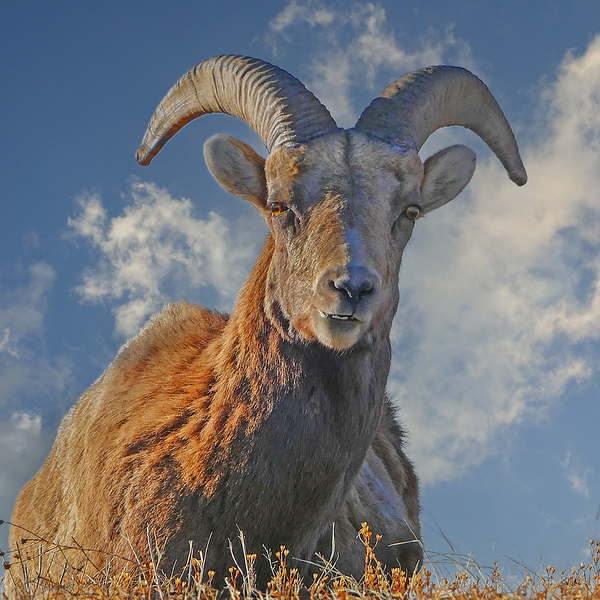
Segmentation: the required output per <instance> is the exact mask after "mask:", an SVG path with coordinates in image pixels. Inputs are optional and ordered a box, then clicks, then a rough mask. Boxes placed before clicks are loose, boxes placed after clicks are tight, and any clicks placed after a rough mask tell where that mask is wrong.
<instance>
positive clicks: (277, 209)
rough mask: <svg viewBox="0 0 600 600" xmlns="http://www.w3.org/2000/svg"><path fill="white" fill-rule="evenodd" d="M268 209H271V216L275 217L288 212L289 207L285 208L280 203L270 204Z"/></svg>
mask: <svg viewBox="0 0 600 600" xmlns="http://www.w3.org/2000/svg"><path fill="white" fill-rule="evenodd" d="M269 208H270V209H271V214H272V215H275V216H277V215H281V214H283V213H284V212H286V211H288V210H290V207H289V206H286V205H285V204H283V203H282V202H271V203H269Z"/></svg>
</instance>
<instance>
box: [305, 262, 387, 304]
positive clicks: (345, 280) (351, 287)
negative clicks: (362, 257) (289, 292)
mask: <svg viewBox="0 0 600 600" xmlns="http://www.w3.org/2000/svg"><path fill="white" fill-rule="evenodd" d="M380 287H381V285H380V279H379V275H377V273H375V272H374V271H373V270H371V269H369V268H367V267H362V266H361V267H359V266H348V267H338V268H333V269H328V270H327V271H325V272H324V273H322V274H321V277H320V279H319V283H318V285H317V293H318V294H319V295H320V296H321V297H322V298H323V299H325V298H329V302H331V301H334V302H343V303H349V304H350V305H354V306H356V305H357V304H358V303H360V302H365V301H366V300H367V298H372V297H374V296H375V295H376V294H377V292H378V291H379V288H380Z"/></svg>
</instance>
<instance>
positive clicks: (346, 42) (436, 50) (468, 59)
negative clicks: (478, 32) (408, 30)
mask: <svg viewBox="0 0 600 600" xmlns="http://www.w3.org/2000/svg"><path fill="white" fill-rule="evenodd" d="M307 25H308V26H309V27H310V28H312V29H315V28H319V29H320V31H319V33H318V35H317V39H318V40H319V41H318V42H317V49H316V51H315V48H314V46H313V45H311V46H310V47H307V46H306V45H304V44H302V43H301V42H300V39H301V37H302V34H303V27H306V26H307ZM312 35H313V36H314V32H313V34H312ZM296 38H298V39H296ZM282 40H283V41H285V42H286V47H293V48H294V54H295V55H296V56H298V55H301V56H302V55H305V56H306V58H305V63H306V65H307V67H306V69H305V73H302V78H303V82H304V83H305V84H306V85H307V87H308V88H309V89H310V90H311V91H312V92H313V93H314V94H315V95H316V96H317V97H318V98H319V100H321V102H322V103H323V104H325V106H327V108H328V109H329V110H330V112H331V113H332V115H333V117H334V118H335V119H336V120H337V122H338V124H339V125H340V126H342V127H351V126H352V125H354V123H355V122H356V120H357V119H358V117H359V115H360V113H361V112H362V110H363V109H364V108H365V106H355V105H354V104H353V103H352V101H351V99H350V97H351V93H350V92H351V91H352V92H356V91H357V90H362V89H364V88H365V87H366V88H368V90H369V93H370V94H371V95H372V96H375V95H377V94H378V93H379V92H380V91H381V89H379V88H378V86H380V87H383V86H384V85H387V84H388V83H389V82H390V81H392V80H393V79H395V78H397V77H399V76H400V75H402V74H404V73H406V72H409V71H412V70H414V69H416V68H419V67H423V66H428V65H433V64H440V63H444V62H452V63H453V64H460V65H462V66H466V67H469V68H473V67H474V64H473V62H474V61H473V58H472V55H471V51H470V48H469V46H468V44H466V43H465V42H463V41H461V40H457V39H456V38H455V37H454V34H453V30H452V26H450V27H448V29H446V30H445V31H443V32H441V33H440V32H434V31H431V32H429V34H428V35H427V36H423V37H420V38H419V39H418V40H411V43H412V47H411V48H410V49H407V48H405V47H404V46H403V44H401V43H400V42H399V41H398V39H397V36H396V34H395V32H394V30H393V29H392V27H390V25H389V24H388V23H387V21H386V12H385V10H384V9H383V8H381V6H379V5H377V4H372V3H367V4H362V3H359V2H355V3H351V4H349V5H344V7H343V8H342V7H340V8H339V9H332V8H331V7H329V6H327V5H326V4H325V3H323V2H319V1H318V0H313V1H310V2H306V3H302V4H300V3H298V2H296V1H295V0H293V1H292V2H290V3H289V4H288V5H287V6H286V7H285V8H284V9H283V10H282V11H281V12H280V13H279V14H278V15H277V16H276V17H275V18H274V19H272V20H271V22H270V23H269V34H268V41H269V43H270V45H271V47H272V49H273V51H274V53H275V54H276V55H278V54H282V53H283V48H282V44H281V41H282ZM388 80H389V81H388ZM384 81H385V83H382V82H384Z"/></svg>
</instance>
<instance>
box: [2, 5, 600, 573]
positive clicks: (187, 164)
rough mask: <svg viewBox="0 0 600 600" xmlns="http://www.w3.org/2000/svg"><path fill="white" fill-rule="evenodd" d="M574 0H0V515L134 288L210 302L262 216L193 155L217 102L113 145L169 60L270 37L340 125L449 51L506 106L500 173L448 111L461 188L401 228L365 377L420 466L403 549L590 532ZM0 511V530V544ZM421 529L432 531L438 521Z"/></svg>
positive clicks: (593, 204)
mask: <svg viewBox="0 0 600 600" xmlns="http://www.w3.org/2000/svg"><path fill="white" fill-rule="evenodd" d="M599 35H600V5H599V4H598V3H597V2H595V1H593V0H588V1H581V0H579V1H578V0H572V1H571V2H569V3H565V2H552V1H548V0H545V1H538V0H528V1H525V0H505V1H502V2H496V1H491V0H490V1H488V2H475V1H474V0H472V1H471V0H464V1H461V2H460V3H456V2H443V1H431V2H423V0H421V1H418V2H417V1H413V0H407V1H405V2H395V1H391V0H390V1H383V2H379V3H367V2H360V1H357V2H352V1H351V2H335V1H331V0H323V1H319V0H315V1H304V0H298V1H292V2H289V1H288V2H286V1H280V2H275V1H265V2H247V1H246V2H244V1H239V0H237V1H230V2H227V3H216V2H215V3H208V2H201V1H197V2H192V1H177V0H174V1H172V2H169V3H167V2H158V1H149V0H146V1H144V2H138V1H131V2H113V1H106V2H103V3H92V2H87V1H81V0H77V1H72V2H67V1H57V2H52V3H46V2H29V1H27V0H24V1H22V2H18V3H11V4H8V5H6V6H5V7H3V8H2V9H0V73H2V87H3V89H2V100H1V103H0V106H1V107H2V114H3V117H4V119H3V143H2V148H1V150H0V152H1V153H2V160H1V161H0V456H1V457H2V458H1V460H0V519H2V518H3V519H8V518H9V517H10V513H11V509H12V504H13V502H14V500H15V498H16V495H17V493H18V491H19V489H20V487H21V486H22V485H23V484H24V483H25V482H26V481H27V480H28V479H29V478H30V477H31V476H32V475H33V474H34V473H35V471H36V470H37V469H38V468H39V466H40V465H41V463H42V461H43V460H44V458H45V456H46V454H47V453H48V451H49V449H50V447H51V444H52V441H53V439H54V435H55V433H56V428H57V426H58V424H59V422H60V419H61V418H62V416H63V415H64V414H65V412H66V411H67V410H68V409H69V407H70V406H71V405H72V404H73V403H74V402H75V401H76V400H77V398H78V396H79V394H80V393H81V392H82V391H84V390H85V389H86V388H87V387H88V386H89V385H90V384H91V383H92V382H93V381H94V380H95V379H96V378H97V377H98V376H99V375H100V374H101V373H102V371H103V369H104V368H105V367H106V366H107V365H108V364H109V363H110V361H111V360H112V358H113V357H114V355H115V353H116V351H117V350H118V348H119V346H120V345H121V344H122V343H123V342H124V341H125V340H126V339H127V338H128V337H129V336H131V335H133V334H135V333H136V331H137V330H138V329H139V327H140V326H141V325H142V324H143V323H144V321H145V319H147V318H148V316H149V315H150V314H152V312H154V311H156V310H158V309H159V308H160V307H161V306H162V304H163V303H164V302H166V301H168V300H172V299H183V298H185V299H188V300H192V301H197V302H200V303H203V304H206V305H210V306H215V307H218V308H221V309H229V308H231V306H232V305H233V304H234V302H235V298H236V293H237V290H238V289H239V287H240V285H241V283H242V282H243V280H244V278H245V276H246V274H247V272H248V270H249V269H250V267H251V265H252V262H253V260H254V258H255V256H256V254H257V252H258V250H259V248H260V246H261V244H262V242H263V240H264V237H265V235H266V228H265V226H264V225H263V223H262V220H261V219H260V218H259V217H258V215H256V214H255V213H254V212H253V209H252V208H251V207H250V206H249V205H247V204H246V203H244V202H241V201H239V200H236V199H235V198H233V197H231V196H230V195H229V194H227V193H226V192H224V191H223V190H221V189H220V188H219V186H218V184H217V183H216V182H215V181H214V180H213V179H212V178H211V176H210V175H209V173H208V171H207V169H206V167H205V165H204V161H203V158H202V145H203V143H204V141H205V140H206V139H207V138H208V137H209V136H211V135H213V134H214V133H217V132H224V133H228V134H230V135H234V136H236V137H239V138H240V139H242V140H244V141H246V142H248V143H251V144H252V145H254V147H255V148H256V149H257V150H258V151H260V152H263V153H264V147H262V145H261V143H260V141H259V140H258V138H257V137H256V135H255V134H254V133H253V132H252V131H251V130H250V129H249V128H248V127H247V126H246V125H245V124H244V123H242V122H240V121H237V120H235V119H233V118H230V117H226V116H222V115H211V116H207V117H205V118H203V119H200V120H198V121H196V122H194V123H193V124H191V125H189V126H188V127H186V129H185V130H184V131H182V132H181V133H179V134H178V135H177V136H176V138H174V140H173V141H172V142H170V143H169V145H168V146H167V147H166V148H165V150H164V151H163V152H162V153H161V155H160V156H159V157H158V158H157V159H156V160H155V161H154V162H153V163H152V165H151V167H148V168H142V167H139V166H138V165H137V164H136V162H135V160H134V153H135V150H136V149H137V147H138V145H139V143H140V141H141V138H142V136H143V133H144V130H145V127H146V125H147V122H148V120H149V118H150V116H151V115H152V112H153V110H154V108H155V107H156V105H157V104H158V102H159V101H160V99H161V98H162V97H163V95H164V94H165V93H166V91H167V90H168V89H169V88H170V87H171V85H173V84H174V83H175V81H176V80H177V79H178V77H179V76H180V75H182V74H183V73H184V72H185V71H186V70H187V69H188V68H189V67H191V66H192V65H194V64H195V63H197V62H200V61H201V60H204V59H206V58H210V57H212V56H215V55H219V54H244V55H250V56H256V57H258V58H262V59H265V60H267V61H270V62H273V63H275V64H277V65H278V66H280V67H282V68H284V69H286V70H288V71H289V72H290V73H292V74H293V75H295V76H297V77H298V78H300V79H301V80H302V81H303V82H304V83H305V84H306V85H307V87H309V89H311V90H312V91H313V92H314V93H315V94H316V95H317V96H318V97H319V99H320V100H321V101H322V102H323V103H324V104H326V105H327V106H328V108H329V109H330V110H331V112H332V113H333V116H334V117H335V118H336V119H337V121H338V123H339V124H340V125H342V126H345V127H350V126H352V125H353V124H354V122H355V120H356V119H357V118H358V116H359V114H360V112H361V111H362V110H363V108H364V107H365V106H367V105H368V104H369V102H370V101H371V99H372V98H374V97H375V96H376V95H378V93H379V92H380V91H381V90H382V89H383V88H384V87H385V86H386V85H387V84H388V83H390V82H391V81H392V80H394V79H395V78H397V77H398V76H399V75H401V74H403V73H405V72H408V71H410V70H413V69H415V68H419V67H422V66H427V65H430V64H456V65H461V66H464V67H467V68H469V69H470V70H472V71H473V72H475V73H476V74H477V75H478V76H479V77H481V78H482V79H483V80H484V81H485V82H486V83H487V84H488V86H489V87H490V89H491V90H492V92H493V93H494V95H495V96H496V98H497V100H498V101H499V103H500V105H501V106H502V108H503V110H504V112H505V114H506V115H507V118H508V120H509V121H510V123H511V124H512V126H513V128H514V131H515V133H516V135H517V139H518V141H519V144H520V147H521V149H522V154H523V158H524V161H525V165H526V167H527V169H528V172H529V177H530V180H529V183H528V184H527V185H526V186H525V187H524V188H517V187H516V186H514V185H513V184H512V183H511V182H510V181H508V179H507V178H506V176H505V174H504V173H503V172H502V170H501V167H500V166H499V164H498V162H497V160H496V159H495V158H494V157H491V156H490V152H489V150H488V149H487V148H486V147H485V146H484V145H483V144H482V143H481V142H480V141H479V140H478V139H477V138H476V137H475V136H474V135H472V134H470V133H469V132H466V131H464V130H459V129H456V128H451V129H447V130H442V131H439V132H437V133H436V134H434V135H433V136H432V138H431V139H430V140H429V141H428V143H427V144H426V145H425V147H424V148H423V150H422V152H421V154H422V156H423V158H425V157H427V156H428V155H429V154H431V153H433V152H434V151H436V150H437V149H439V148H441V147H444V146H447V145H451V144H453V143H457V142H460V143H466V144H467V145H470V146H471V147H472V148H473V149H475V150H476V151H477V153H478V156H479V160H478V168H477V171H476V174H475V176H474V178H473V181H472V182H471V184H470V186H469V188H468V189H467V190H466V191H465V192H463V194H461V195H460V196H459V197H458V198H457V199H456V200H455V201H453V202H452V203H451V204H449V205H448V206H445V207H443V208H442V209H440V210H439V211H436V212H435V213H434V214H432V215H431V216H429V217H428V218H427V219H424V220H423V221H419V223H418V226H417V228H416V229H415V233H414V235H413V239H412V241H411V243H410V245H409V248H408V249H407V251H406V253H405V259H404V265H403V270H402V274H401V289H400V291H401V300H400V309H399V312H398V315H397V317H396V323H395V326H394V330H393V340H394V363H393V367H392V373H391V377H390V384H389V388H390V391H391V393H392V394H393V395H394V398H395V400H396V401H397V403H398V405H399V406H400V408H401V416H402V419H403V421H404V424H405V426H406V428H407V429H408V431H409V434H410V439H409V453H410V455H411V457H412V458H413V459H414V461H415V463H416V466H417V470H418V472H419V475H420V477H421V480H422V483H423V493H422V506H423V525H424V540H425V544H426V549H427V550H428V551H429V552H430V553H431V556H432V558H433V559H435V557H436V554H437V553H447V552H450V548H449V546H448V544H447V543H446V541H445V540H444V536H445V537H446V538H447V539H448V540H449V541H450V542H451V544H452V547H453V549H454V551H455V552H457V553H463V554H466V555H468V554H472V556H473V557H474V559H475V560H476V561H477V562H479V563H480V564H481V565H484V566H485V565H490V564H491V563H492V561H493V560H495V559H496V560H498V561H499V563H500V565H501V566H502V567H504V568H505V569H506V570H511V569H514V568H515V566H514V565H515V564H519V563H522V564H525V565H527V566H529V567H531V568H534V569H535V568H538V567H539V566H542V567H543V566H545V565H547V564H553V565H554V566H556V567H559V568H570V567H572V566H574V565H576V564H579V563H580V562H581V561H584V560H585V559H586V558H587V557H588V556H589V550H588V543H589V540H590V539H591V538H596V539H597V538H598V537H599V536H600V483H599V481H600V465H599V464H598V462H599V461H598V451H597V448H596V446H597V442H596V440H597V438H598V430H599V429H600V426H599V423H600V403H599V401H598V391H597V390H598V387H599V384H600V343H599V342H600V242H599V241H598V240H600V194H599V192H598V190H599V189H600V37H597V36H599ZM7 534H8V530H7V528H6V526H2V527H0V548H1V549H6V548H7ZM442 534H443V535H442Z"/></svg>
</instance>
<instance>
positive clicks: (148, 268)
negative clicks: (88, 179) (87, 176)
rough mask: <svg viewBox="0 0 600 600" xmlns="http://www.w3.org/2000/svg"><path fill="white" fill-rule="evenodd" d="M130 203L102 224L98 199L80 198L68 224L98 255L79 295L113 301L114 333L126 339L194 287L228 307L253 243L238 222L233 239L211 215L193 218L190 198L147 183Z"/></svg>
mask: <svg viewBox="0 0 600 600" xmlns="http://www.w3.org/2000/svg"><path fill="white" fill-rule="evenodd" d="M131 200H132V201H131V203H130V204H129V205H128V206H126V207H125V209H124V211H123V214H122V215H120V216H118V217H114V218H112V219H108V217H107V214H106V211H105V209H104V208H103V206H102V201H101V198H100V197H99V196H98V195H97V194H84V195H82V196H80V197H79V199H78V207H79V208H78V213H77V215H76V216H75V217H73V218H70V219H69V226H70V227H71V229H72V232H73V234H74V235H75V238H76V239H81V238H83V239H84V240H86V241H87V242H88V243H89V244H90V245H91V246H92V248H94V250H95V251H96V252H97V255H98V262H97V264H96V266H95V267H93V268H90V269H88V270H87V271H86V272H85V273H84V275H83V283H82V284H81V285H80V286H79V287H78V292H79V293H80V294H81V297H82V298H83V299H84V300H88V301H110V302H113V303H114V305H115V308H114V313H115V316H116V328H115V329H116V333H117V334H118V335H120V336H125V337H128V336H131V335H133V334H135V333H137V331H138V330H139V329H140V327H141V325H142V324H143V322H144V320H145V319H146V318H147V317H148V316H149V315H150V314H152V313H153V312H155V311H156V310H157V309H159V308H160V307H161V306H162V305H163V304H164V303H165V302H166V301H167V300H169V299H178V298H182V297H186V296H189V294H190V292H193V290H194V288H198V287H205V286H209V287H210V288H211V289H212V290H213V291H214V292H216V294H217V295H218V297H217V300H218V302H217V303H218V304H219V306H221V307H225V308H227V307H230V306H231V305H232V303H233V300H234V298H235V295H236V294H237V291H238V290H239V287H240V285H241V283H242V281H243V279H244V276H245V274H246V272H247V270H248V267H249V266H250V264H251V262H252V258H253V257H254V256H255V255H256V248H257V245H258V244H257V240H256V239H253V240H252V242H250V241H249V240H247V238H248V233H247V227H244V223H237V225H234V227H235V231H234V232H233V233H232V231H231V228H232V225H231V224H230V223H229V222H228V221H226V220H225V219H224V218H223V217H221V216H219V215H217V214H216V213H214V212H211V213H209V214H208V215H207V218H206V219H200V218H197V217H195V216H194V208H193V205H192V202H191V201H190V200H188V199H185V198H183V199H175V198H172V197H171V196H170V194H169V193H168V192H167V191H166V190H164V189H161V188H159V187H157V186H155V185H153V184H151V183H142V182H137V183H134V184H133V185H132V189H131ZM246 242H248V243H246Z"/></svg>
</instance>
